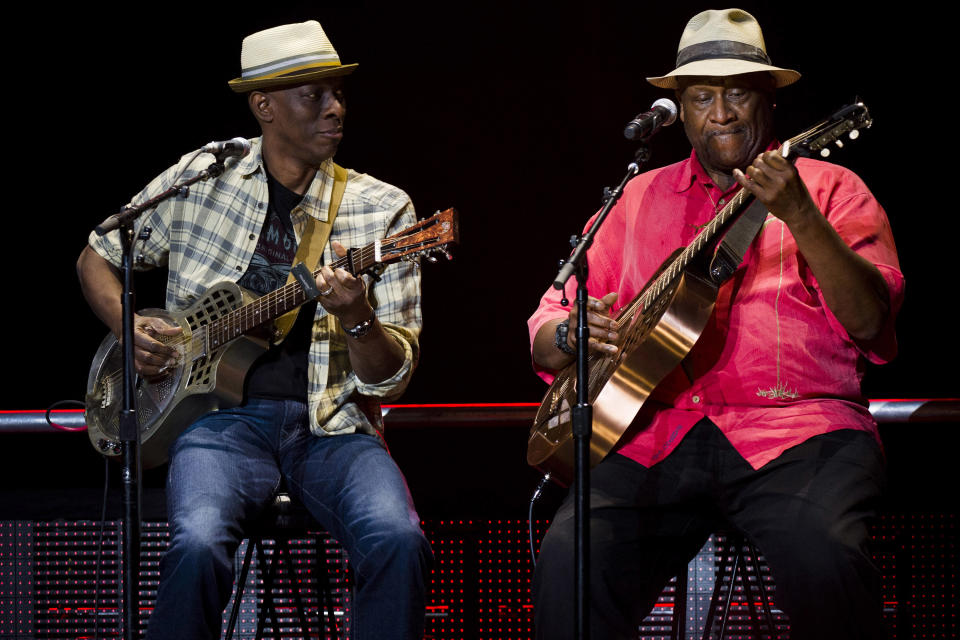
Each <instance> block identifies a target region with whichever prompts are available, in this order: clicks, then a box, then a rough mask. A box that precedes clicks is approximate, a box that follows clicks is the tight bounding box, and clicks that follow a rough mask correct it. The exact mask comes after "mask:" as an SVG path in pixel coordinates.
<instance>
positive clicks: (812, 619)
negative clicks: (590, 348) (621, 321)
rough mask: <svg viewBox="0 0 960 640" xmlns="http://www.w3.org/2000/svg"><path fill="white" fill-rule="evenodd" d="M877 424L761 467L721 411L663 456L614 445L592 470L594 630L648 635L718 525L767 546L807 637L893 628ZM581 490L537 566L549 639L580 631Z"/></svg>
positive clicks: (538, 612)
mask: <svg viewBox="0 0 960 640" xmlns="http://www.w3.org/2000/svg"><path fill="white" fill-rule="evenodd" d="M884 466H885V465H884V459H883V453H882V451H881V449H880V447H879V445H878V444H877V443H876V441H875V440H874V439H873V437H872V436H871V435H870V434H867V433H863V432H859V431H851V430H842V431H835V432H832V433H828V434H824V435H820V436H817V437H814V438H811V439H810V440H807V441H806V442H804V443H803V444H801V445H798V446H796V447H793V448H792V449H789V450H787V451H786V452H784V453H783V455H781V456H780V457H779V458H777V459H776V460H773V461H771V462H769V463H768V464H766V465H764V466H763V467H762V468H760V469H757V470H754V469H753V468H752V467H751V466H750V465H749V464H748V463H747V462H746V460H744V459H743V457H741V456H740V454H739V453H737V451H736V450H735V449H734V448H733V447H732V446H731V445H730V443H729V441H728V440H727V439H726V437H725V436H724V435H723V434H722V433H721V432H720V430H719V429H718V428H717V427H716V425H714V424H713V423H712V422H710V421H709V420H702V421H700V422H699V423H697V424H696V425H695V426H694V427H693V429H692V430H691V431H690V433H689V434H687V437H685V438H684V440H683V442H681V443H680V445H679V446H678V447H677V448H676V449H675V450H674V451H673V452H672V453H671V454H670V455H669V456H668V457H667V458H666V459H665V460H663V461H661V462H659V463H657V464H655V465H653V466H652V467H650V468H647V467H644V466H643V465H640V464H637V463H636V462H634V461H632V460H629V459H627V458H625V457H624V456H620V455H611V456H608V457H607V458H606V459H605V460H603V461H602V462H601V463H600V464H599V465H597V466H596V467H595V468H594V469H593V471H592V473H591V488H590V527H591V529H590V536H591V545H590V562H591V570H590V591H591V593H590V630H591V631H590V637H591V638H592V639H594V640H610V639H615V638H636V637H637V627H638V626H639V624H640V622H641V621H642V620H643V618H644V617H645V616H646V615H647V613H648V612H649V611H650V610H651V609H652V607H653V605H654V604H655V603H656V599H657V596H658V595H659V594H660V592H661V591H662V590H663V587H664V585H665V584H666V583H667V582H668V581H669V580H670V578H672V577H673V576H675V575H677V574H678V573H680V572H681V571H685V570H686V566H687V563H688V562H689V561H690V560H691V559H692V558H693V557H694V556H695V555H696V554H697V552H698V551H699V550H700V548H701V547H702V546H703V544H704V543H705V542H706V539H707V537H709V535H710V534H711V533H713V532H714V531H716V530H717V529H723V528H726V529H729V528H734V529H736V530H739V531H741V532H742V533H743V534H744V535H745V536H746V537H747V539H748V540H750V541H751V542H752V543H753V544H754V545H756V546H757V547H758V548H759V549H760V551H761V552H762V553H763V554H764V556H765V557H766V560H767V563H768V564H769V566H770V570H771V572H772V574H773V578H774V581H775V583H776V602H777V605H778V606H779V607H780V608H781V609H783V610H784V611H785V612H786V613H787V615H788V616H789V617H790V626H791V638H792V639H793V640H807V639H814V638H815V639H817V640H829V639H831V638H837V639H841V638H842V639H843V640H851V639H856V638H870V639H873V638H881V637H884V635H885V634H884V629H883V621H882V602H881V595H880V574H879V571H878V570H877V568H876V567H875V566H874V564H873V562H872V561H871V559H870V556H869V555H868V553H867V550H866V548H865V545H866V542H867V537H868V530H867V527H868V524H869V522H870V520H871V519H872V518H873V517H874V515H875V514H876V511H877V503H878V500H879V498H880V495H881V492H882V488H883V482H884ZM573 517H574V505H573V492H572V491H571V492H570V495H568V496H567V499H566V501H565V502H564V503H563V505H562V506H561V507H560V509H559V511H558V512H557V514H556V516H555V518H554V520H553V523H552V524H551V526H550V529H549V530H548V531H547V535H546V537H545V538H544V541H543V544H542V546H541V549H540V557H539V560H538V563H537V568H536V572H535V574H534V585H533V590H534V604H535V621H536V631H537V635H536V637H537V638H541V639H543V640H560V639H562V638H573V637H574V631H575V630H574V628H573V615H574V602H575V598H574V587H573V584H574V555H573V553H574V550H573V538H574V520H573Z"/></svg>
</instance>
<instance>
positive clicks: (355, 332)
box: [343, 311, 377, 338]
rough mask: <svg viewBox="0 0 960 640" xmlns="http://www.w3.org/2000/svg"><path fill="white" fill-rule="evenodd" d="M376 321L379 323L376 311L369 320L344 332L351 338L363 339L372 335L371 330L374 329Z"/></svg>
mask: <svg viewBox="0 0 960 640" xmlns="http://www.w3.org/2000/svg"><path fill="white" fill-rule="evenodd" d="M376 321H377V312H376V311H374V312H373V313H371V314H370V317H369V318H367V319H366V320H364V321H363V322H361V323H360V324H358V325H356V326H355V327H352V328H350V329H347V328H346V327H344V328H343V330H344V332H345V333H346V334H347V335H348V336H350V337H351V338H362V337H363V336H365V335H367V334H368V333H370V329H372V328H373V323H374V322H376Z"/></svg>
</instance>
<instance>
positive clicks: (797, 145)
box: [789, 100, 873, 158]
mask: <svg viewBox="0 0 960 640" xmlns="http://www.w3.org/2000/svg"><path fill="white" fill-rule="evenodd" d="M872 124H873V119H872V118H871V117H870V112H869V111H867V106H866V105H865V104H863V103H862V102H860V101H859V100H858V101H857V102H854V103H853V104H849V105H847V106H845V107H843V108H842V109H840V110H839V111H837V112H836V113H834V114H833V115H832V116H830V117H829V118H827V119H826V120H823V121H822V122H819V123H817V124H816V125H814V126H813V127H811V128H810V129H808V130H807V131H805V132H803V133H801V134H800V135H799V136H797V137H796V138H793V139H791V140H790V141H789V144H790V147H789V148H790V152H791V153H793V154H796V155H799V156H804V157H807V158H809V157H812V156H814V155H819V156H820V157H822V158H826V157H827V156H829V155H830V151H831V149H830V145H831V144H835V145H836V146H837V148H840V149H842V148H843V140H842V139H841V138H843V137H844V136H846V137H847V138H848V139H850V140H856V139H857V138H858V137H860V130H861V129H868V128H870V125H872Z"/></svg>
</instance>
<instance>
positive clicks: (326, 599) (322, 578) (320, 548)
mask: <svg viewBox="0 0 960 640" xmlns="http://www.w3.org/2000/svg"><path fill="white" fill-rule="evenodd" d="M314 541H315V543H316V547H317V587H318V591H319V592H320V598H321V599H322V604H321V603H320V602H318V603H317V604H318V608H319V607H323V611H324V615H319V616H317V617H318V619H319V620H318V623H319V625H320V637H321V638H323V637H324V635H325V634H326V628H325V625H324V623H323V619H324V618H326V620H327V623H328V624H329V627H330V636H331V637H332V638H333V640H338V638H340V629H339V628H338V627H337V614H336V612H335V611H334V609H333V587H331V585H330V571H329V569H328V567H327V544H326V541H325V540H324V537H323V535H321V534H316V535H315V536H314Z"/></svg>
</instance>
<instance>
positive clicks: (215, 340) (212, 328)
mask: <svg viewBox="0 0 960 640" xmlns="http://www.w3.org/2000/svg"><path fill="white" fill-rule="evenodd" d="M378 244H379V243H377V242H373V243H371V244H368V245H367V246H365V247H363V248H362V249H356V250H353V251H351V252H349V253H348V255H347V256H345V257H343V258H338V259H337V260H335V261H334V262H333V263H332V264H331V265H330V268H331V269H341V268H342V269H346V270H347V271H350V272H351V273H352V274H354V275H358V274H361V273H365V272H366V271H369V270H370V269H372V268H374V267H375V266H377V264H379V260H378V257H379V256H378V255H377V254H378V251H377V248H378ZM319 275H320V269H317V270H316V271H314V272H313V277H314V278H317V277H318V276H319ZM307 301H308V299H307V294H306V293H305V292H304V290H303V287H301V286H300V284H299V283H297V282H290V283H288V284H285V285H284V286H282V287H280V288H279V289H276V290H274V291H271V292H270V293H268V294H266V295H264V296H261V297H259V298H257V299H256V300H254V301H252V302H249V303H247V304H245V305H243V306H242V307H240V308H238V309H235V310H233V311H231V312H229V313H227V314H226V315H224V316H222V317H220V318H217V319H216V320H213V321H211V322H210V324H209V325H208V326H207V340H208V341H209V344H210V348H211V349H217V348H219V347H221V346H223V345H224V344H226V343H227V342H229V341H230V340H233V339H234V338H237V337H239V336H242V335H244V334H246V333H248V332H250V331H252V330H253V329H255V328H257V327H259V326H261V325H263V324H265V323H267V322H272V321H273V320H276V319H277V318H279V317H280V316H282V315H283V314H285V313H287V312H289V311H293V310H294V309H296V308H298V307H300V306H301V305H303V304H304V303H305V302H307Z"/></svg>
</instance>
